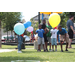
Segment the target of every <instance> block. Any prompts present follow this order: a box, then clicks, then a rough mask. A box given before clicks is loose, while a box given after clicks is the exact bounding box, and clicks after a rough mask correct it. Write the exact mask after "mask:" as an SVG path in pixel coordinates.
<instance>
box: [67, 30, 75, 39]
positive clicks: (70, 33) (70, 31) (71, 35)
mask: <svg viewBox="0 0 75 75" xmlns="http://www.w3.org/2000/svg"><path fill="white" fill-rule="evenodd" d="M68 35H69V38H70V39H73V35H74V34H73V31H72V30H71V29H70V30H69V32H68Z"/></svg>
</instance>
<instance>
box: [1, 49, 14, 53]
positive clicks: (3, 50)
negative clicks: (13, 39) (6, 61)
mask: <svg viewBox="0 0 75 75" xmlns="http://www.w3.org/2000/svg"><path fill="white" fill-rule="evenodd" d="M11 51H14V50H10V49H0V53H2V52H11Z"/></svg>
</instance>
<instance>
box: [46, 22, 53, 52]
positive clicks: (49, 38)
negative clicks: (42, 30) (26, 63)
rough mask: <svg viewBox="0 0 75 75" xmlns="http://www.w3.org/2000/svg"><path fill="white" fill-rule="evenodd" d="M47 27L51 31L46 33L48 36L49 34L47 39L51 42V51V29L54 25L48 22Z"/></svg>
mask: <svg viewBox="0 0 75 75" xmlns="http://www.w3.org/2000/svg"><path fill="white" fill-rule="evenodd" d="M46 27H47V28H48V29H49V32H48V33H47V34H46V36H47V40H48V42H49V50H50V51H51V33H50V31H51V29H52V27H51V25H50V24H49V22H48V25H46Z"/></svg>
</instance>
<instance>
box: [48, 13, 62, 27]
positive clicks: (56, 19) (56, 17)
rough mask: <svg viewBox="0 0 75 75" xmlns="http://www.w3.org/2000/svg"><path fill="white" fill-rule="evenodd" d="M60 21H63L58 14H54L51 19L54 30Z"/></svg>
mask: <svg viewBox="0 0 75 75" xmlns="http://www.w3.org/2000/svg"><path fill="white" fill-rule="evenodd" d="M60 21H61V18H60V15H59V14H57V13H52V14H51V15H50V17H49V23H50V25H51V26H52V27H53V28H55V27H57V26H58V25H59V23H60Z"/></svg>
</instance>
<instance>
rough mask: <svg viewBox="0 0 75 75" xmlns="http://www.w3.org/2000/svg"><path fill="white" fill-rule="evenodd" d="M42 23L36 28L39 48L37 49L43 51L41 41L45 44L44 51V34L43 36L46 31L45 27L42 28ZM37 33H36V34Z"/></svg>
mask: <svg viewBox="0 0 75 75" xmlns="http://www.w3.org/2000/svg"><path fill="white" fill-rule="evenodd" d="M41 27H42V26H41V25H40V24H39V29H38V30H36V33H38V50H37V51H41V50H40V46H41V43H42V44H43V49H44V52H45V47H44V36H43V33H45V31H44V30H43V29H41ZM36 33H35V34H36Z"/></svg>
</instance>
